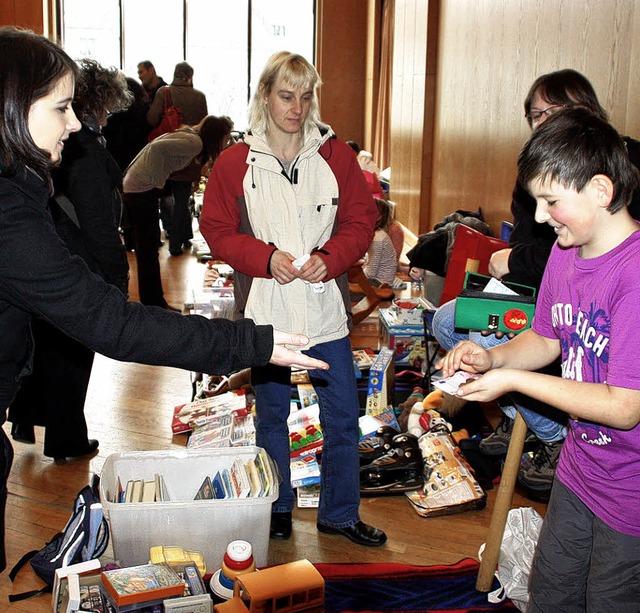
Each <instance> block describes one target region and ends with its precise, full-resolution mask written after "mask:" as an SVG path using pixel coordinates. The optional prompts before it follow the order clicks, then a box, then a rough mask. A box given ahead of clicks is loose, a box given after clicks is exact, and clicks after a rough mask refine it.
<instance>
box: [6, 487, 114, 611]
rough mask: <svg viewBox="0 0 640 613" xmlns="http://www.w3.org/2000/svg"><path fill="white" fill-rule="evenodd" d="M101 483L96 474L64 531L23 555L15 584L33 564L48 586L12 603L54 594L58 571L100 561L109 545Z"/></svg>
mask: <svg viewBox="0 0 640 613" xmlns="http://www.w3.org/2000/svg"><path fill="white" fill-rule="evenodd" d="M98 481H99V477H98V476H97V475H94V477H93V480H92V483H91V485H86V486H85V487H83V488H82V489H81V490H80V492H78V495H77V496H76V499H75V501H74V503H73V510H72V512H71V517H70V518H69V521H68V522H67V525H66V526H65V527H64V529H63V530H62V532H58V534H56V535H55V536H54V537H53V538H52V539H51V540H50V541H49V542H48V543H47V544H46V545H45V546H44V547H43V548H42V549H40V550H34V551H30V552H29V553H26V554H25V555H23V556H22V558H20V560H19V561H18V562H17V563H16V565H15V566H14V567H13V568H12V569H11V572H10V573H9V578H10V579H11V581H13V580H14V579H15V577H16V575H17V574H18V571H19V570H20V569H21V568H22V567H23V566H24V565H25V564H26V563H27V562H28V561H30V562H31V566H32V567H33V570H34V571H35V573H36V574H37V575H38V577H40V578H41V579H42V580H43V581H44V582H45V583H46V584H47V585H46V586H45V587H43V588H42V589H40V590H33V591H30V592H23V593H21V594H11V595H10V596H9V601H10V602H15V601H17V600H24V599H26V598H30V597H31V596H36V595H38V594H43V593H46V592H50V591H51V590H52V588H53V580H54V578H55V574H56V569H58V568H62V567H64V566H69V565H70V564H76V563H77V562H84V561H86V560H92V559H94V558H99V557H100V556H101V555H102V554H103V553H104V552H105V550H106V548H107V545H108V544H109V526H108V524H107V521H106V519H105V517H104V515H103V513H102V504H101V503H100V496H99V494H98Z"/></svg>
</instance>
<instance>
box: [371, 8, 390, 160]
mask: <svg viewBox="0 0 640 613" xmlns="http://www.w3.org/2000/svg"><path fill="white" fill-rule="evenodd" d="M394 12H395V0H383V7H382V32H381V38H380V84H379V87H378V100H377V104H376V117H375V124H374V132H373V151H372V153H373V159H374V160H375V161H376V163H377V165H378V167H379V168H381V169H385V168H387V167H388V166H389V163H390V160H391V138H390V124H391V75H392V68H393V27H394Z"/></svg>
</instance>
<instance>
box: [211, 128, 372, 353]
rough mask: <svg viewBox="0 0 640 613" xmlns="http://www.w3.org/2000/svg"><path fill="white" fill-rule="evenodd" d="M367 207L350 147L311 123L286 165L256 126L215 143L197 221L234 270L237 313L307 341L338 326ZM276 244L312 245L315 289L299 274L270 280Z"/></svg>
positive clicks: (299, 248)
mask: <svg viewBox="0 0 640 613" xmlns="http://www.w3.org/2000/svg"><path fill="white" fill-rule="evenodd" d="M377 217H378V210H377V207H376V205H375V203H374V201H373V198H372V197H371V192H370V191H369V188H368V186H367V183H366V181H365V179H364V176H363V174H362V171H361V169H360V166H359V165H358V163H357V161H356V157H355V155H354V153H353V150H352V149H351V148H350V147H349V146H348V145H346V144H345V143H344V142H343V141H340V140H338V139H337V138H336V137H335V135H334V133H333V131H332V130H331V129H330V128H328V127H327V126H317V127H315V126H314V127H313V128H312V129H311V130H309V131H308V133H307V134H306V136H305V142H304V145H303V147H302V149H301V151H300V153H299V154H298V156H297V157H296V159H295V160H293V161H292V162H291V165H290V167H289V172H288V173H287V172H285V170H284V168H283V166H282V164H281V162H280V160H278V158H277V157H276V156H275V155H274V153H273V151H272V150H271V149H270V147H269V146H268V144H267V142H266V139H265V138H264V137H263V136H262V135H259V134H248V135H246V136H245V138H244V142H241V143H237V144H236V145H234V146H232V147H230V148H229V149H227V150H225V151H224V152H223V153H222V154H221V155H220V157H219V158H218V160H217V161H216V163H215V164H214V167H213V170H212V171H211V174H210V176H209V180H208V182H207V189H206V191H205V195H204V206H203V209H202V215H201V218H200V230H201V232H202V234H203V236H204V237H205V239H206V240H207V242H208V244H209V246H210V248H211V254H212V255H213V257H215V258H219V259H222V260H224V261H225V262H227V263H228V264H229V265H230V266H232V267H233V268H234V270H235V272H236V274H235V295H236V308H237V311H238V313H239V314H240V315H241V316H243V317H249V318H251V319H253V320H254V321H255V322H256V323H262V324H272V325H273V326H274V327H275V328H276V329H278V330H284V331H288V332H301V333H304V334H306V335H307V336H309V338H310V339H311V346H312V345H315V344H318V343H323V342H328V341H332V340H337V339H339V338H343V337H344V336H346V335H347V334H348V332H349V330H348V325H349V318H348V313H349V312H350V300H349V291H348V281H347V278H346V271H347V270H348V268H349V267H350V266H351V265H352V264H353V263H354V262H356V261H357V260H358V259H359V258H361V257H362V256H363V255H364V254H365V252H366V251H367V248H368V247H369V244H370V243H371V240H372V238H373V229H374V226H375V222H376V219H377ZM276 249H281V250H283V251H288V252H289V253H291V254H292V255H293V256H294V257H296V258H298V257H300V256H303V255H305V254H308V253H316V254H318V255H320V257H322V258H323V259H324V261H325V263H326V265H327V269H328V274H327V276H326V278H325V279H324V283H325V291H324V292H323V293H315V292H314V291H313V289H312V287H311V286H310V285H309V284H308V283H305V282H304V281H302V280H300V279H296V280H294V281H292V282H291V283H288V284H286V285H280V284H279V283H278V282H277V281H276V280H275V279H274V278H273V277H272V276H271V274H270V273H269V261H270V258H271V255H272V253H273V252H274V251H275V250H276Z"/></svg>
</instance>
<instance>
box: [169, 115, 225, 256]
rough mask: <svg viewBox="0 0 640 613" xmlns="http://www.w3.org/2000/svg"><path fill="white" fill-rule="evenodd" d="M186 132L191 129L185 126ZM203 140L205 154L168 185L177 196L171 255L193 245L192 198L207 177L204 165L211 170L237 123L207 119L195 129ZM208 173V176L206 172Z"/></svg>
mask: <svg viewBox="0 0 640 613" xmlns="http://www.w3.org/2000/svg"><path fill="white" fill-rule="evenodd" d="M182 129H184V130H188V129H190V128H188V127H186V126H185V127H184V128H182ZM193 130H194V131H195V132H197V133H198V135H199V136H200V140H201V141H202V151H201V152H200V154H199V155H197V156H196V157H195V158H194V159H193V160H192V162H191V163H190V164H189V165H188V166H186V167H185V168H183V169H181V170H178V171H177V172H174V173H172V174H171V175H170V176H169V178H168V179H167V182H166V183H165V189H164V191H165V194H166V193H167V192H169V193H170V194H172V196H173V206H172V209H171V210H172V212H171V223H170V224H169V228H170V232H169V253H170V254H171V255H174V256H177V255H182V253H183V252H182V249H183V248H184V247H188V246H190V243H189V241H190V240H191V239H192V238H193V228H192V225H191V209H190V208H189V199H190V198H191V194H192V193H193V186H194V183H195V184H196V185H197V184H198V182H199V181H200V177H201V176H202V174H203V166H205V165H206V166H207V167H209V168H210V167H211V165H212V164H213V162H214V161H215V160H216V158H217V157H218V156H219V155H220V152H221V151H222V150H223V149H224V148H225V147H226V146H227V141H228V140H229V137H230V135H231V130H233V122H232V121H231V119H229V118H228V117H214V116H213V115H209V116H207V117H205V118H204V119H203V120H202V121H201V122H200V123H199V124H198V125H196V126H194V127H193ZM204 174H206V173H204Z"/></svg>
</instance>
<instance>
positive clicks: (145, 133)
mask: <svg viewBox="0 0 640 613" xmlns="http://www.w3.org/2000/svg"><path fill="white" fill-rule="evenodd" d="M127 87H128V89H129V93H130V94H131V95H132V96H133V102H132V103H131V104H130V105H129V106H128V107H127V108H126V109H124V110H121V111H118V112H111V113H110V114H109V116H108V117H107V125H106V126H104V128H103V129H102V134H103V135H104V137H105V140H106V142H107V150H108V151H109V153H111V155H112V156H113V159H114V160H115V161H116V163H117V164H118V166H119V168H120V170H121V171H122V172H124V171H125V170H126V169H127V167H128V166H129V164H131V162H132V161H133V158H135V157H136V155H138V153H140V151H142V149H144V148H145V147H146V145H147V143H148V142H149V138H148V137H149V132H150V131H151V126H150V125H149V123H148V122H147V112H148V110H149V105H148V104H147V102H146V96H145V93H144V90H143V89H142V86H141V85H140V83H138V82H137V81H136V80H135V79H132V78H131V77H127ZM120 230H121V232H122V238H123V240H124V245H125V248H126V249H127V251H133V237H132V235H131V232H132V230H131V222H130V221H129V216H128V214H127V210H126V209H125V208H124V207H123V210H122V217H121V219H120Z"/></svg>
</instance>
